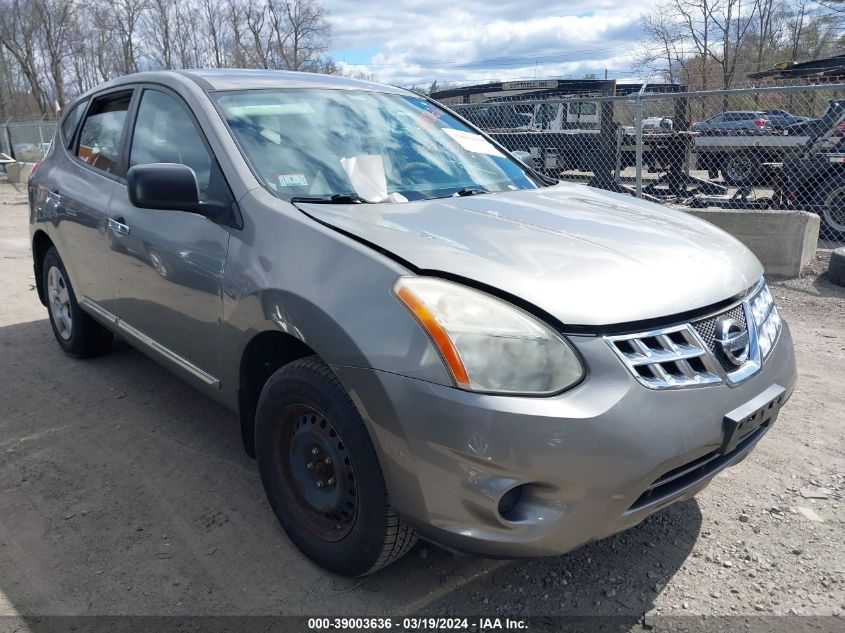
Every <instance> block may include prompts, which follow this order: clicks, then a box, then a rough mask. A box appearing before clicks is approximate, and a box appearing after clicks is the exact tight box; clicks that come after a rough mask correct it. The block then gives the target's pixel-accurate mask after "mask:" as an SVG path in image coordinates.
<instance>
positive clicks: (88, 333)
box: [42, 247, 114, 358]
mask: <svg viewBox="0 0 845 633" xmlns="http://www.w3.org/2000/svg"><path fill="white" fill-rule="evenodd" d="M42 275H43V278H42V283H43V285H44V296H45V298H46V299H47V313H48V314H49V316H50V327H51V328H53V335H54V336H55V337H56V342H58V344H59V347H61V348H62V351H64V352H65V353H66V354H68V355H69V356H73V357H74V358H91V357H93V356H99V355H100V354H104V353H105V352H107V351H108V349H109V348H110V347H111V343H112V339H113V338H114V335H113V334H112V333H111V332H110V331H109V330H107V329H106V328H104V327H103V326H102V325H100V324H99V323H97V322H96V321H95V320H94V319H93V318H91V317H90V316H89V315H88V314H86V313H85V312H84V311H83V310H82V309H81V308H80V307H79V303H77V301H76V293H75V292H74V291H73V286H72V285H71V283H70V277H69V276H68V274H67V270H65V265H64V263H63V262H62V258H61V257H59V253H58V251H57V250H56V248H55V247H50V250H48V251H47V254H46V255H45V256H44V262H43V265H42ZM51 284H54V285H51ZM54 288H58V289H60V290H61V291H62V292H61V294H60V295H58V294H57V293H56V292H54Z"/></svg>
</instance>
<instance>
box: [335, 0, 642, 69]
mask: <svg viewBox="0 0 845 633" xmlns="http://www.w3.org/2000/svg"><path fill="white" fill-rule="evenodd" d="M549 4H550V3H549V2H548V1H547V0H546V1H545V2H541V1H540V0H523V1H521V2H511V1H505V2H495V0H491V1H488V2H483V1H480V0H466V1H463V2H460V1H459V2H455V0H451V1H449V0H393V1H392V2H385V1H384V0H379V1H378V2H376V1H374V0H357V1H354V2H353V1H350V0H326V2H325V6H326V8H327V9H329V11H330V13H331V15H330V20H331V23H332V32H333V37H332V49H333V50H337V51H348V50H350V49H366V50H367V51H368V52H370V51H374V53H373V54H372V55H367V56H366V57H365V58H363V59H362V58H361V56H360V55H356V56H353V58H350V59H349V61H350V62H351V64H349V66H350V67H351V68H354V69H356V70H358V71H360V72H364V73H367V74H372V75H374V76H375V77H376V79H377V80H379V81H384V82H388V83H395V84H400V85H408V84H413V83H416V84H427V83H430V82H431V81H433V80H434V79H437V80H439V81H441V82H443V81H464V82H466V81H485V80H491V79H514V78H525V77H533V76H535V74H536V76H538V77H545V76H583V75H584V74H586V73H597V74H601V73H602V72H603V71H604V69H607V70H608V71H609V73H610V77H612V78H616V79H619V78H622V77H623V76H624V77H630V76H631V75H632V74H633V73H632V70H631V67H632V55H633V51H634V47H635V44H636V39H637V37H638V36H639V14H640V9H632V8H631V7H630V5H627V4H625V3H623V2H620V1H619V0H614V1H608V0H597V1H594V2H588V1H585V0H574V1H573V2H570V3H566V4H565V5H564V4H561V5H558V6H557V7H554V8H552V9H549Z"/></svg>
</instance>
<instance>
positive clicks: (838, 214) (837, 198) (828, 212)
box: [823, 187, 845, 233]
mask: <svg viewBox="0 0 845 633" xmlns="http://www.w3.org/2000/svg"><path fill="white" fill-rule="evenodd" d="M823 212H824V220H825V222H827V224H828V225H829V226H831V227H833V228H834V229H836V230H837V231H839V232H840V233H845V187H840V188H839V189H834V190H833V191H831V192H830V194H829V195H828V197H827V200H826V201H825V205H824V211H823Z"/></svg>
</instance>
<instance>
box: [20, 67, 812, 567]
mask: <svg viewBox="0 0 845 633" xmlns="http://www.w3.org/2000/svg"><path fill="white" fill-rule="evenodd" d="M570 111H571V110H570ZM582 112H583V110H582ZM586 114H588V112H586ZM28 195H29V203H30V213H31V215H30V238H31V244H32V254H33V263H34V276H35V280H36V285H37V291H38V297H39V298H40V300H41V302H42V303H43V304H44V306H45V307H46V309H47V313H48V315H49V322H50V326H51V328H52V331H53V334H54V336H55V339H56V341H57V343H58V345H59V347H60V348H61V349H62V350H64V351H65V352H66V353H67V354H69V355H70V356H75V357H91V356H95V355H97V354H102V353H105V352H106V351H107V350H108V349H109V347H110V345H111V342H112V337H113V336H114V335H115V334H117V335H119V336H121V337H123V338H125V339H126V340H127V341H129V342H130V343H131V344H133V345H135V346H136V347H138V348H139V349H141V350H143V351H144V352H145V353H147V354H149V355H150V356H151V357H152V358H154V359H156V360H157V361H158V362H160V363H161V364H163V365H164V366H166V367H167V368H169V369H171V370H172V371H173V372H175V373H176V374H177V375H179V376H181V377H183V378H184V379H185V380H187V381H189V382H190V383H191V384H193V385H194V386H195V387H196V388H197V389H200V390H201V391H202V392H203V393H205V394H207V395H208V396H209V397H212V398H214V399H215V400H216V401H218V402H219V403H221V404H222V405H224V406H226V407H228V408H229V409H231V410H232V411H233V412H237V414H238V419H239V423H240V428H241V435H242V438H243V442H244V446H245V448H246V450H247V452H248V453H249V454H250V455H252V456H254V457H256V458H257V465H258V471H259V473H260V476H261V480H262V483H263V485H264V489H265V492H266V494H267V498H268V500H269V505H270V507H271V508H272V509H273V511H274V512H275V514H276V516H277V517H278V519H279V521H280V522H281V524H282V525H283V527H284V529H285V530H286V532H287V533H288V535H289V536H290V538H291V540H292V541H293V542H294V543H295V544H296V545H297V546H298V547H299V548H300V549H301V550H302V551H303V552H304V553H305V554H307V555H308V556H310V557H311V558H312V559H313V560H314V561H316V562H317V563H318V564H320V565H322V566H323V567H325V568H327V569H330V570H332V571H334V572H338V573H342V574H348V575H363V574H368V573H371V572H373V571H375V570H377V569H379V568H381V567H383V566H384V565H387V564H389V563H391V562H393V561H395V560H397V559H398V558H400V557H401V556H402V555H403V554H405V553H406V552H407V551H408V550H409V549H410V548H411V547H412V546H413V544H414V542H415V541H416V539H417V535H418V534H419V535H421V536H423V537H424V538H426V539H429V540H431V541H433V542H436V543H441V544H443V545H445V546H447V547H449V548H451V549H454V550H463V551H469V552H475V553H479V554H482V555H486V556H491V557H515V556H545V555H556V554H560V553H563V552H566V551H569V550H571V549H573V548H575V547H578V546H580V545H582V544H584V543H587V542H589V541H592V540H595V539H597V538H602V537H607V536H610V535H612V534H615V533H616V532H619V531H621V530H624V529H626V528H629V527H631V526H633V525H636V524H638V523H639V522H641V521H642V520H643V519H645V518H646V517H647V516H649V515H651V514H653V513H654V512H657V511H658V510H661V509H663V508H665V507H667V506H668V505H670V504H672V503H674V502H677V501H681V500H685V499H690V498H692V497H693V496H694V495H696V494H697V493H698V492H700V491H701V490H702V489H703V488H704V487H705V486H707V485H708V483H709V482H710V481H711V480H712V479H713V477H714V476H715V475H716V474H717V473H719V472H721V471H723V470H725V469H726V468H728V467H730V466H733V465H734V464H737V463H738V462H740V461H741V460H743V459H744V458H745V457H746V456H747V455H748V454H749V453H750V451H752V450H753V448H754V447H755V445H756V444H757V442H758V441H759V440H760V439H761V438H762V437H763V436H765V435H766V433H767V432H768V431H769V430H770V429H771V427H772V425H773V424H774V423H775V421H776V419H777V416H778V413H779V411H780V409H781V407H782V406H783V405H784V404H785V403H786V401H787V400H788V398H789V397H790V395H791V393H792V391H793V388H794V385H795V382H796V367H795V357H794V352H793V344H792V339H791V336H790V332H789V327H788V326H787V325H786V323H785V322H784V321H782V320H781V317H780V314H779V312H778V309H777V307H776V306H775V302H774V298H773V297H772V294H771V292H770V291H769V289H768V287H767V285H766V280H765V279H764V278H763V267H762V266H761V264H760V262H759V261H758V260H757V258H756V257H755V256H754V255H753V254H752V253H751V251H749V250H748V249H747V248H746V247H745V246H744V245H743V244H742V243H741V242H739V241H737V240H736V239H734V238H733V237H731V236H730V235H728V234H727V233H725V232H724V231H722V230H720V229H718V228H717V227H715V226H714V225H712V224H710V223H708V222H705V221H703V220H700V219H698V218H695V217H693V216H691V215H689V214H687V213H683V212H681V211H677V210H674V209H670V208H667V207H663V206H660V205H657V204H652V203H650V202H647V201H643V200H637V199H635V198H633V197H630V196H625V195H621V194H618V193H612V192H609V191H604V190H600V189H595V188H590V187H587V186H583V185H575V184H569V183H557V182H553V181H551V180H550V179H547V178H545V177H543V176H541V175H540V174H538V173H536V172H535V171H533V170H532V169H530V168H529V167H528V166H526V165H525V164H523V163H521V162H519V161H517V160H515V159H514V158H513V157H512V156H511V155H510V154H508V152H507V151H506V150H504V148H503V147H502V146H500V145H497V144H496V143H495V142H492V141H491V140H490V138H489V137H487V136H484V135H483V134H481V133H480V132H479V131H478V130H477V129H475V128H473V127H471V126H470V125H467V124H466V123H464V122H463V121H462V120H461V119H459V118H457V117H455V116H453V115H452V114H450V113H449V112H448V111H446V110H444V109H443V108H441V107H439V106H438V105H437V104H436V103H434V102H432V101H430V100H428V99H426V98H425V97H422V96H420V95H418V94H415V93H412V92H408V91H406V90H402V89H400V88H396V87H392V86H385V85H379V84H374V83H369V82H362V81H355V80H352V79H347V78H343V77H333V76H329V75H312V74H308V73H291V72H277V71H243V70H242V71H232V70H213V71H212V70H209V71H179V72H152V73H140V74H135V75H128V76H125V77H121V78H119V79H115V80H113V81H111V82H109V83H107V84H104V85H102V86H100V87H98V88H96V89H94V90H92V91H91V92H89V93H87V94H85V95H83V96H82V97H80V98H79V99H78V100H77V101H76V102H75V103H74V104H72V105H71V107H70V108H68V110H67V113H66V114H65V118H64V120H63V122H62V124H61V126H60V128H59V130H58V131H57V132H56V141H55V142H54V143H53V145H52V147H51V150H50V151H49V153H48V154H47V156H46V157H45V158H44V160H43V161H42V162H41V163H40V164H39V166H38V168H37V169H35V170H34V171H33V173H32V176H31V177H30V180H29V186H28ZM78 371H84V366H83V365H80V367H79V369H78ZM127 401H128V400H127ZM36 412H37V408H36ZM91 416H92V421H93V420H94V419H95V418H96V416H97V411H96V410H93V409H92V412H91ZM168 422H171V423H172V421H168ZM177 423H178V422H177ZM102 432H107V429H105V428H103V429H102ZM126 451H127V454H129V453H131V452H132V451H133V447H132V446H127V447H126ZM145 457H146V456H144V455H140V456H139V455H135V454H132V458H133V459H136V458H137V459H138V460H141V461H143V459H144V458H145ZM173 466H174V468H177V467H179V464H178V463H177V464H174V465H173ZM139 467H140V468H142V466H139ZM196 485H202V482H197V483H196ZM762 485H763V483H762V482H761V483H760V486H761V487H762ZM165 493H166V491H165ZM220 503H221V504H222V505H225V504H226V503H227V502H226V500H223V499H221V501H220ZM266 548H267V551H268V555H272V552H273V551H274V550H275V548H276V546H274V545H272V544H269V543H268V544H266Z"/></svg>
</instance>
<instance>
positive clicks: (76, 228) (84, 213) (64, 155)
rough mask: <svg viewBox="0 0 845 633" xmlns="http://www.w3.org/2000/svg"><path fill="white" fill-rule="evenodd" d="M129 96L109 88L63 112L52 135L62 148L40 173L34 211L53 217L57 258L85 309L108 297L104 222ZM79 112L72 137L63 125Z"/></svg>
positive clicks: (117, 168)
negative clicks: (41, 193)
mask: <svg viewBox="0 0 845 633" xmlns="http://www.w3.org/2000/svg"><path fill="white" fill-rule="evenodd" d="M132 95H133V88H132V87H129V88H121V89H118V90H113V91H110V92H108V93H104V94H101V95H97V96H95V97H94V98H93V99H92V100H91V101H90V105H88V102H86V103H85V104H82V105H81V106H79V108H80V109H79V110H78V111H77V110H74V111H73V112H71V113H69V115H68V121H66V125H65V126H63V129H62V130H60V131H59V133H58V136H57V140H58V139H61V141H62V143H63V144H64V147H61V148H59V147H56V148H54V152H56V153H57V157H56V160H55V161H54V162H53V163H52V164H51V165H50V166H49V167H48V168H49V169H50V171H49V173H47V174H45V179H44V181H45V184H46V186H47V188H48V189H49V190H48V191H46V192H45V194H46V200H44V202H43V204H42V205H41V206H40V209H41V211H42V212H44V213H47V214H48V215H52V216H53V217H54V218H55V222H56V224H57V227H58V231H57V235H56V241H57V246H58V249H59V254H60V255H61V256H62V258H63V260H64V262H65V266H66V267H67V268H68V272H69V273H70V275H71V280H72V282H73V284H74V287H75V289H76V294H77V300H78V301H79V302H80V303H82V304H83V305H87V307H89V308H91V303H94V304H97V305H100V306H102V307H105V308H106V309H108V306H109V303H110V301H111V299H112V295H113V292H112V285H111V276H110V274H109V267H108V249H107V246H106V220H107V210H108V205H109V201H110V200H111V196H112V193H113V191H114V187H115V183H116V182H117V181H118V180H119V179H120V177H121V173H120V165H119V162H120V161H119V156H120V151H121V146H122V145H121V144H122V143H123V139H124V136H125V128H126V119H127V114H128V111H129V104H130V102H131V100H132ZM86 106H87V111H86ZM83 112H84V113H85V114H84V118H83V120H82V124H81V126H79V131H78V133H76V131H75V130H76V127H77V126H76V125H72V124H71V123H70V122H69V121H71V118H72V117H76V116H80V117H81V116H82V113H83ZM77 122H78V120H77Z"/></svg>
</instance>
